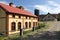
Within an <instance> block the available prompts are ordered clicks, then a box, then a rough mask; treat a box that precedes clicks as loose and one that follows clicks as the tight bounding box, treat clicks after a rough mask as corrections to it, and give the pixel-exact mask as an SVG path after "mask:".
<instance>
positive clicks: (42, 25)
mask: <svg viewBox="0 0 60 40" xmlns="http://www.w3.org/2000/svg"><path fill="white" fill-rule="evenodd" d="M45 26H46V24H45V23H38V27H36V29H41V28H43V27H45Z"/></svg>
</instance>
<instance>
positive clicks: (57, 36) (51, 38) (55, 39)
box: [10, 31, 60, 40]
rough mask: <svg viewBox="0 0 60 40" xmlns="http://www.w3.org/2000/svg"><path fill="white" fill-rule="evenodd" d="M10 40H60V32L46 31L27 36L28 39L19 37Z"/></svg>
mask: <svg viewBox="0 0 60 40" xmlns="http://www.w3.org/2000/svg"><path fill="white" fill-rule="evenodd" d="M10 40H60V31H52V32H50V31H44V32H42V33H37V34H35V35H27V37H25V38H23V37H17V38H13V39H10Z"/></svg>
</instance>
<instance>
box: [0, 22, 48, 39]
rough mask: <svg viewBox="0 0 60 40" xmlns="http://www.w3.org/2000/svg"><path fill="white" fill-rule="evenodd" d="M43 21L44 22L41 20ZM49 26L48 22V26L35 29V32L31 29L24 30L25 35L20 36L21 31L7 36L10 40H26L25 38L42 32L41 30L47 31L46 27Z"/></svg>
mask: <svg viewBox="0 0 60 40" xmlns="http://www.w3.org/2000/svg"><path fill="white" fill-rule="evenodd" d="M41 23H42V22H41ZM47 28H48V24H46V26H45V27H44V28H40V29H37V30H35V31H34V32H33V31H32V30H29V31H24V32H23V34H24V35H23V36H22V37H21V36H19V33H16V34H13V35H10V36H9V37H7V38H8V40H20V39H21V40H24V39H25V38H27V37H28V36H34V35H35V34H38V33H40V32H44V31H45V29H47ZM3 38H5V37H3V36H1V37H0V40H4V39H3Z"/></svg>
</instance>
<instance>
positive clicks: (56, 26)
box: [26, 22, 60, 40]
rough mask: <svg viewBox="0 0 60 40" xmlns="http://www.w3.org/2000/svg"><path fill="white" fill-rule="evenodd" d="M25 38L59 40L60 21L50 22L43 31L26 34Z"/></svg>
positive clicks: (28, 39) (30, 39)
mask: <svg viewBox="0 0 60 40" xmlns="http://www.w3.org/2000/svg"><path fill="white" fill-rule="evenodd" d="M26 40H60V22H52V23H51V24H50V28H49V29H46V31H44V32H43V33H38V34H35V35H34V36H31V35H30V36H28V38H26Z"/></svg>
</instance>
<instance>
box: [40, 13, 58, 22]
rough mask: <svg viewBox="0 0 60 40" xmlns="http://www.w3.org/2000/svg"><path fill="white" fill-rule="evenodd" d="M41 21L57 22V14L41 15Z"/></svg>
mask: <svg viewBox="0 0 60 40" xmlns="http://www.w3.org/2000/svg"><path fill="white" fill-rule="evenodd" d="M39 21H57V14H50V13H48V14H46V15H39Z"/></svg>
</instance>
